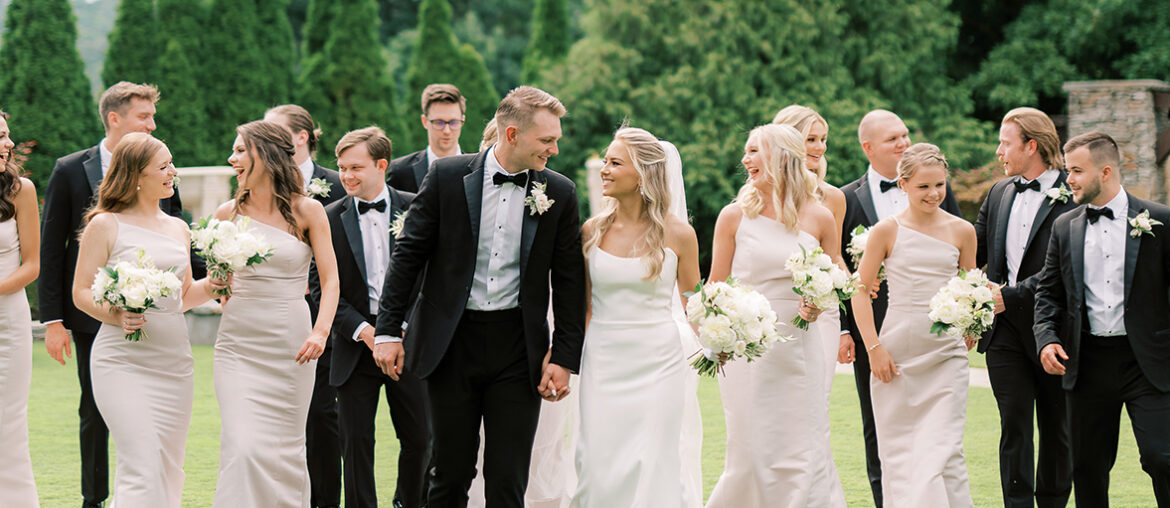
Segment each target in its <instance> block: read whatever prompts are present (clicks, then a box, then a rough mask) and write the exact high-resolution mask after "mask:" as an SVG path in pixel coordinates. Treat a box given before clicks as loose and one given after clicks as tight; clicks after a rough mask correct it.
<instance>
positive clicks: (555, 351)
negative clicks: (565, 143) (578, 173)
mask: <svg viewBox="0 0 1170 508" xmlns="http://www.w3.org/2000/svg"><path fill="white" fill-rule="evenodd" d="M564 114H565V107H564V106H563V105H561V102H560V101H559V100H557V98H556V97H553V96H552V95H550V94H548V93H547V92H545V91H543V90H540V89H537V88H533V87H528V86H522V87H519V88H516V89H514V90H512V91H511V92H509V93H508V95H507V96H506V97H504V100H502V101H500V105H499V107H498V108H497V109H496V122H497V125H498V129H499V131H498V132H499V142H497V143H496V144H495V145H494V146H493V147H492V148H490V149H488V150H487V151H486V152H480V153H478V154H471V155H457V156H452V157H446V158H443V159H440V160H438V161H436V162H435V163H434V164H433V165H432V166H431V170H430V171H429V172H428V173H427V176H426V178H425V179H424V180H423V182H422V187H421V188H420V189H419V193H418V196H417V197H416V198H415V199H414V202H413V203H412V204H411V207H410V211H409V212H408V215H407V218H406V225H405V230H404V232H403V235H402V238H400V239H399V240H398V241H397V242H396V246H395V248H394V253H393V254H392V256H391V262H390V270H389V273H388V274H387V281H386V285H385V289H384V290H383V293H382V298H381V304H380V308H379V312H378V320H377V327H376V335H377V337H376V339H375V343H376V345H375V347H374V359H375V361H377V362H378V364H379V366H381V367H382V368H383V370H385V371H386V373H387V374H388V375H390V377H391V378H394V379H398V377H399V375H400V374H401V373H402V372H403V367H404V363H405V368H406V369H408V370H410V371H412V372H413V373H414V374H415V375H417V376H418V377H420V378H423V379H425V380H426V381H427V391H428V398H429V402H430V405H431V412H432V419H433V422H432V431H433V439H434V450H433V451H434V459H433V464H434V478H433V479H432V484H431V488H430V493H429V503H428V506H429V507H430V508H447V507H464V506H466V505H467V490H468V488H469V487H470V485H471V481H472V479H473V478H474V477H475V463H476V455H477V451H478V446H479V428H480V423H481V422H482V423H483V427H484V433H485V440H486V445H485V449H484V479H485V489H484V490H485V496H486V498H487V506H489V507H491V508H497V507H514V508H520V507H521V506H523V503H524V490H525V488H526V487H527V483H528V466H529V460H530V455H531V450H532V441H533V437H534V435H535V433H536V422H537V417H538V416H539V412H540V401H541V398H542V397H543V398H544V399H545V400H549V401H556V400H560V399H561V398H563V397H564V396H565V395H566V394H567V393H568V389H569V373H570V372H573V371H576V370H577V367H578V364H579V362H580V358H581V345H582V340H583V338H584V323H585V282H584V281H585V266H584V265H585V263H584V259H583V256H582V253H581V235H580V230H579V227H580V222H579V220H578V217H577V193H576V189H575V188H574V185H573V183H572V181H570V180H569V179H568V178H565V177H564V176H561V175H560V174H559V173H556V172H553V171H545V163H546V162H547V161H548V158H549V157H551V156H553V155H556V154H557V140H559V139H560V137H561V121H560V118H561V117H562V116H564ZM424 270H425V275H424V276H423V277H424V280H423V285H422V292H421V294H420V295H419V296H418V299H417V301H416V302H415V304H414V309H413V312H412V317H411V321H410V326H409V329H408V330H407V328H406V326H404V323H403V321H404V318H405V316H406V314H407V306H408V302H409V300H410V293H411V287H412V286H413V282H414V279H415V277H416V276H417V274H419V273H421V272H423V271H424ZM550 283H551V284H550ZM550 286H551V289H552V309H553V319H554V320H555V326H554V330H555V333H554V334H553V336H552V347H551V348H550V347H549V329H548V322H547V315H548V308H549V289H550ZM404 331H405V332H406V333H404ZM399 337H405V339H401V338H399ZM404 348H405V349H404Z"/></svg>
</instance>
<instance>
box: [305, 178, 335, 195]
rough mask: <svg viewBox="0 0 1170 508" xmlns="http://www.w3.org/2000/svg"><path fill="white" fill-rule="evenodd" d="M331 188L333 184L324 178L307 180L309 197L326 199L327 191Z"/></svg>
mask: <svg viewBox="0 0 1170 508" xmlns="http://www.w3.org/2000/svg"><path fill="white" fill-rule="evenodd" d="M331 188H333V184H331V183H329V182H328V181H326V180H325V179H324V178H314V179H312V180H309V197H313V198H323V197H326V196H328V195H329V189H331Z"/></svg>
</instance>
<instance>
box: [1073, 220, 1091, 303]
mask: <svg viewBox="0 0 1170 508" xmlns="http://www.w3.org/2000/svg"><path fill="white" fill-rule="evenodd" d="M1072 213H1075V214H1076V215H1075V216H1073V218H1072V220H1071V221H1069V224H1068V226H1069V231H1068V239H1069V242H1068V247H1069V249H1070V252H1069V254H1071V256H1072V269H1073V272H1072V273H1073V287H1074V288H1076V290H1077V300H1078V301H1080V302H1081V303H1082V304H1083V303H1084V301H1085V226H1086V225H1087V223H1088V219H1087V218H1086V217H1085V207H1083V206H1082V207H1081V208H1080V209H1079V210H1077V211H1075V212H1072Z"/></svg>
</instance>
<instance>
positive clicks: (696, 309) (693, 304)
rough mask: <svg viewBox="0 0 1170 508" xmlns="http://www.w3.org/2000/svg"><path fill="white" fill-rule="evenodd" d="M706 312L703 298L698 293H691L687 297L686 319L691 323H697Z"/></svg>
mask: <svg viewBox="0 0 1170 508" xmlns="http://www.w3.org/2000/svg"><path fill="white" fill-rule="evenodd" d="M706 314H707V308H706V307H704V306H703V299H702V298H699V295H697V294H696V295H691V297H690V298H687V320H688V321H690V322H692V323H698V322H699V320H700V319H702V318H703V316H705V315H706Z"/></svg>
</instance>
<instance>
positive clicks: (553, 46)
mask: <svg viewBox="0 0 1170 508" xmlns="http://www.w3.org/2000/svg"><path fill="white" fill-rule="evenodd" d="M567 3H568V2H566V0H536V6H535V8H534V9H533V11H532V37H531V38H530V39H529V40H528V50H527V51H526V52H525V53H524V68H523V71H522V74H521V80H522V82H523V83H525V84H529V85H537V86H538V85H539V83H540V71H542V70H544V68H546V67H548V66H549V65H551V64H553V63H556V62H559V61H560V60H561V59H563V58H564V57H565V55H567V54H569V46H571V45H572V44H573V40H572V36H571V35H570V33H569V9H568V6H567V5H566V4H567Z"/></svg>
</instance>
